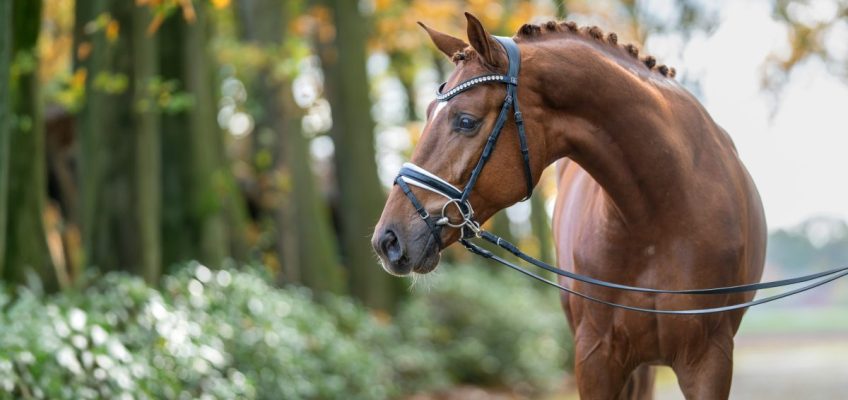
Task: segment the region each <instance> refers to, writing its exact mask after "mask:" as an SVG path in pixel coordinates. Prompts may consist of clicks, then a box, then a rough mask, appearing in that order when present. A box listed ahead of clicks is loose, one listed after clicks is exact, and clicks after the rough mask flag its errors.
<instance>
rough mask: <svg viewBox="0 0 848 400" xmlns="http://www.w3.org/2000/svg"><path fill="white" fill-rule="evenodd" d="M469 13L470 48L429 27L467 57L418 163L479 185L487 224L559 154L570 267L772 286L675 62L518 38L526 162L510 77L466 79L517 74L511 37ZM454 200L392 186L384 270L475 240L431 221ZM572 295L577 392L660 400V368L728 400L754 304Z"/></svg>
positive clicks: (558, 232) (741, 173)
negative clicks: (510, 107)
mask: <svg viewBox="0 0 848 400" xmlns="http://www.w3.org/2000/svg"><path fill="white" fill-rule="evenodd" d="M466 15H467V18H468V43H466V42H465V41H464V40H462V39H459V38H456V37H452V36H450V35H447V34H444V33H441V32H438V31H435V30H433V29H430V28H427V27H425V29H426V30H427V32H428V34H429V35H430V38H431V39H432V40H433V43H434V44H435V45H436V47H437V48H438V49H439V50H440V51H442V52H443V53H444V54H445V55H447V56H448V57H450V58H451V60H453V62H454V63H455V64H456V69H455V70H454V71H453V73H452V74H451V75H450V77H449V79H448V82H447V83H446V84H445V87H446V88H448V89H450V88H456V87H457V86H459V87H460V88H465V89H467V90H459V91H457V92H456V94H455V95H452V96H443V95H441V96H440V97H441V99H442V100H443V101H434V102H433V103H432V104H430V106H429V107H428V109H427V123H426V126H425V128H424V132H423V134H422V138H421V140H420V142H419V144H418V145H417V147H416V149H415V151H414V153H413V155H412V160H411V161H412V163H414V164H415V165H416V166H419V167H420V170H421V171H424V172H428V173H430V174H431V175H433V176H434V177H438V178H435V179H438V180H440V181H442V182H443V183H444V184H445V185H447V186H453V187H462V186H463V185H467V186H473V190H470V191H469V193H468V198H467V204H469V205H471V204H473V207H474V211H473V212H474V217H475V218H476V220H478V221H485V220H486V219H488V218H489V217H491V216H492V215H493V214H494V213H496V212H498V211H499V210H502V209H504V208H506V207H508V206H510V205H512V204H514V203H515V202H517V201H519V200H521V199H522V198H524V197H525V196H526V194H527V193H526V184H525V180H527V179H529V181H530V183H531V185H535V184H536V182H538V179H539V177H540V176H541V173H542V170H543V169H544V168H545V167H547V166H548V165H550V164H553V163H555V162H557V161H558V169H557V171H558V180H559V193H558V195H557V201H556V208H555V211H554V217H553V229H554V237H555V241H556V249H557V264H558V265H559V267H560V268H562V269H566V270H569V271H572V272H577V273H580V274H584V275H589V276H592V277H594V278H598V279H602V280H606V281H612V282H616V283H620V284H625V285H631V286H640V287H651V288H662V289H681V290H682V289H692V288H707V287H720V286H732V285H740V284H745V283H751V282H757V281H759V279H760V277H761V274H762V269H763V263H764V255H765V244H766V224H765V217H764V215H763V209H762V204H761V201H760V198H759V195H758V194H757V190H756V188H755V186H754V184H753V182H752V180H751V178H750V176H749V175H748V173H747V171H746V169H745V167H744V166H743V165H742V162H741V161H740V159H739V156H738V154H737V152H736V149H735V147H734V145H733V143H732V141H731V139H730V138H729V136H728V135H727V133H726V132H725V131H724V130H723V129H722V128H721V127H719V126H718V125H716V123H715V122H714V121H713V120H712V118H711V117H710V116H709V114H708V113H707V112H706V111H705V110H704V108H703V107H702V106H701V105H700V104H699V102H698V101H697V100H696V99H695V98H694V97H693V96H692V95H691V94H690V93H688V92H687V91H686V90H685V89H683V88H682V87H681V86H680V85H679V84H677V83H676V82H675V81H674V80H673V76H674V70H673V69H671V68H668V67H666V66H664V65H657V63H656V60H655V59H654V58H653V57H650V56H644V57H640V56H639V52H638V49H637V48H636V47H635V46H632V45H624V46H622V45H619V44H618V43H617V36H616V35H615V34H613V33H610V34H608V35H605V34H603V32H602V31H601V30H600V29H598V28H597V27H588V28H587V27H584V28H580V27H578V26H577V25H575V24H574V23H571V22H564V23H557V22H548V23H546V24H543V25H541V26H538V25H524V26H522V27H521V28H520V30H519V31H518V33H517V34H516V35H515V37H514V38H513V40H514V43H517V44H518V48H519V49H520V72H516V73H517V77H518V79H517V82H520V85H517V96H516V98H515V99H514V100H513V101H515V102H516V103H518V104H520V105H521V111H522V115H523V118H521V119H523V121H524V125H525V128H526V129H525V130H526V132H527V134H526V135H527V140H526V148H527V149H528V150H529V151H528V153H529V163H528V162H527V160H528V159H527V158H525V157H523V155H522V153H521V152H519V151H518V150H517V149H519V148H522V143H521V135H519V130H518V128H517V126H518V124H517V123H519V122H520V121H517V120H515V117H514V116H513V115H512V114H509V118H508V119H509V120H510V121H512V122H514V123H506V124H503V123H502V121H498V120H499V119H502V114H503V111H502V108H505V107H504V104H505V103H506V100H505V99H506V98H510V95H509V93H510V92H508V91H509V90H511V89H510V88H509V85H510V83H509V82H508V79H503V80H497V79H494V80H493V82H494V83H503V82H507V84H506V85H502V84H488V83H487V82H483V83H482V84H477V83H479V82H477V83H475V84H474V85H472V86H473V88H470V87H466V86H468V85H467V81H469V79H472V78H475V77H480V76H490V75H492V74H495V75H498V74H501V75H503V74H508V72H509V71H507V69H508V68H509V67H510V58H509V56H508V55H507V47H506V45H504V44H502V43H503V41H499V40H498V39H496V38H494V37H493V36H491V35H490V34H489V33H487V32H486V30H485V29H484V28H483V26H482V25H481V24H480V22H479V21H478V20H477V19H476V18H475V17H474V16H472V15H470V14H466ZM510 42H511V41H510ZM499 122H500V123H499ZM501 126H502V128H501ZM495 130H498V131H501V133H500V138H499V139H497V140H498V142H497V146H495V147H494V148H493V149H492V151H491V155H490V157H489V158H488V160H487V161H486V162H485V168H482V170H480V171H477V173H473V172H474V171H475V170H476V169H477V168H475V167H476V166H477V164H478V163H479V160H480V159H481V153H483V152H484V148H485V147H487V146H486V141H487V140H488V139H489V138H491V136H492V135H487V133H488V132H494V131H495ZM495 136H496V135H495ZM525 164H526V165H529V168H527V170H528V171H529V173H528V172H527V171H525ZM417 168H418V167H417ZM413 173H415V171H413ZM478 174H479V175H478ZM425 178H426V177H425ZM428 179H429V178H428ZM431 180H433V179H431ZM469 180H472V182H469ZM438 183H439V182H436V184H438ZM399 186H402V187H399ZM449 189H450V187H447V188H446V189H445V190H449ZM411 199H414V201H411ZM445 204H446V200H445V197H443V196H440V195H439V193H438V192H437V191H435V192H434V191H433V190H432V188H431V189H430V190H424V189H422V188H421V187H416V186H414V185H410V186H407V185H405V184H404V183H403V182H401V183H400V185H397V186H396V187H395V188H393V190H392V191H391V193H390V195H389V199H388V201H387V203H386V206H385V209H384V210H383V214H382V216H381V218H380V221H379V223H378V224H377V227H376V229H375V232H374V236H373V239H372V245H373V246H374V249H375V251H376V252H377V254H378V255H379V256H380V259H381V261H382V264H383V268H384V269H385V270H386V271H387V272H389V273H391V274H394V275H400V276H403V275H408V274H410V273H413V272H414V273H421V274H424V273H428V272H430V271H432V270H433V269H435V268H436V266H437V265H438V262H439V254H440V251H441V250H442V249H443V248H444V247H446V246H448V245H450V244H452V243H454V242H456V241H457V240H459V239H460V238H461V235H462V234H463V231H462V229H458V228H453V226H458V225H455V224H450V223H443V222H446V221H448V222H449V221H450V220H453V221H462V215H461V214H462V213H463V212H468V210H463V208H462V207H459V206H457V207H447V208H446V210H447V211H446V212H447V215H446V217H448V218H445V221H439V222H440V224H438V226H436V225H437V224H434V223H433V222H432V220H430V219H429V217H430V216H431V215H432V216H441V215H442V209H443V207H444V206H445ZM416 208H417V209H416ZM466 227H467V226H466ZM464 228H465V227H464ZM464 228H463V229H464ZM560 283H561V284H562V285H565V286H567V287H569V288H571V289H573V290H577V291H579V292H583V293H586V294H589V295H591V296H593V297H598V298H602V299H605V300H608V301H611V302H615V303H619V304H627V305H631V306H636V307H641V308H649V309H696V308H708V307H719V306H724V305H730V304H737V303H741V302H744V301H749V300H751V299H752V298H753V293H740V294H729V295H719V296H694V295H682V296H681V295H676V296H675V295H671V294H653V293H640V292H626V291H615V290H611V289H607V288H601V287H596V286H590V285H585V284H582V283H580V282H574V281H565V280H564V279H560ZM562 305H563V308H564V310H565V313H566V316H567V318H568V321H569V324H570V326H571V329H572V331H573V334H574V340H575V360H576V361H575V366H574V367H575V375H576V380H577V385H578V389H579V392H580V395H581V397H582V398H586V399H615V398H650V397H651V395H652V392H653V372H652V370H651V366H652V365H668V366H670V367H671V368H672V369H673V370H674V372H675V373H676V374H677V377H678V381H679V383H680V387H681V389H682V391H683V393H684V395H685V396H686V397H687V398H689V399H717V398H727V396H728V394H729V391H730V384H731V377H732V370H733V337H734V335H735V333H736V331H737V329H738V328H739V324H740V322H741V320H742V316H743V314H744V310H736V311H731V312H725V313H715V314H707V315H692V316H682V315H656V314H647V313H638V312H633V311H628V310H622V309H618V308H611V307H608V306H605V305H601V304H597V303H593V302H589V301H587V300H584V299H582V298H578V297H574V296H571V295H568V294H563V296H562Z"/></svg>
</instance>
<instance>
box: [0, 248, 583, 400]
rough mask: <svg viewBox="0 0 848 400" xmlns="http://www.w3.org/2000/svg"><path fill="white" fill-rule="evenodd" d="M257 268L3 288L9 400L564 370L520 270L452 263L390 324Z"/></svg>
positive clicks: (364, 386) (397, 383) (466, 378)
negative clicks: (153, 284)
mask: <svg viewBox="0 0 848 400" xmlns="http://www.w3.org/2000/svg"><path fill="white" fill-rule="evenodd" d="M261 276H262V274H261V273H256V272H251V271H248V272H239V271H235V270H220V271H211V270H209V269H208V268H206V267H204V266H201V265H199V264H196V263H194V264H192V265H191V266H190V267H189V268H185V269H183V271H182V272H179V273H177V274H175V275H173V276H170V277H167V278H165V280H164V282H163V284H162V289H161V291H157V290H155V289H153V288H150V287H149V286H147V285H146V284H145V283H144V282H143V281H142V280H140V279H138V278H134V277H129V276H127V275H124V274H116V273H112V274H107V275H105V276H102V277H99V278H97V279H92V280H91V282H89V283H88V284H86V285H84V286H85V289H79V290H71V291H68V292H66V293H62V294H58V295H55V296H51V297H48V298H46V299H45V298H42V297H40V296H38V295H36V294H34V293H32V292H28V291H26V290H23V291H21V292H20V294H19V295H18V297H17V298H16V299H14V300H12V299H11V298H10V297H9V296H8V295H5V294H4V293H3V292H0V326H2V327H3V329H2V330H0V398H21V397H24V398H50V399H93V398H117V399H122V398H127V399H129V398H134V399H159V398H175V399H194V398H202V399H213V398H221V399H230V398H248V399H250V398H260V399H262V398H267V399H332V398H345V399H384V398H396V397H400V396H403V395H404V394H408V393H412V392H418V391H432V390H436V389H440V388H444V387H447V386H450V385H452V384H455V383H457V382H467V383H476V384H496V385H504V384H506V385H508V386H513V387H515V386H518V387H522V386H523V387H527V388H530V387H533V388H534V389H545V388H548V387H550V386H551V384H552V383H553V382H555V381H557V380H558V379H560V377H561V375H562V373H561V372H562V368H561V365H562V364H563V362H564V360H565V351H564V350H565V348H564V341H565V338H566V336H565V335H566V332H567V329H565V326H564V322H563V318H562V316H561V315H560V314H559V312H558V311H557V309H556V308H557V306H556V298H555V295H553V294H552V293H549V292H546V293H545V294H542V293H540V292H537V291H536V290H535V288H533V287H531V286H530V285H529V284H528V283H527V282H524V281H521V280H520V279H513V278H514V277H501V276H496V275H492V274H490V273H487V272H485V271H483V270H481V269H474V268H457V269H455V270H451V271H450V272H449V273H446V274H444V275H443V276H441V277H439V278H438V279H437V280H436V282H434V284H433V286H432V288H431V289H430V290H428V291H416V293H413V294H412V296H411V300H410V301H409V302H408V304H406V305H404V306H402V307H401V309H402V311H401V313H400V316H399V317H398V318H397V319H396V320H395V321H388V320H386V319H385V318H384V319H382V320H378V319H377V318H376V317H375V316H374V315H372V314H371V313H370V312H368V311H367V310H366V309H364V308H363V307H361V306H359V305H358V304H357V303H355V302H353V301H351V300H350V299H346V298H341V297H332V296H330V297H326V298H323V297H322V299H321V301H320V302H319V301H315V299H313V296H312V294H311V293H310V292H309V291H308V290H307V289H304V288H296V287H289V288H284V289H279V288H274V287H273V286H271V285H269V284H268V281H267V280H265V279H264V278H262V277H261ZM528 391H529V390H528Z"/></svg>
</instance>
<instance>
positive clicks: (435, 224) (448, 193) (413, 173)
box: [395, 36, 533, 249]
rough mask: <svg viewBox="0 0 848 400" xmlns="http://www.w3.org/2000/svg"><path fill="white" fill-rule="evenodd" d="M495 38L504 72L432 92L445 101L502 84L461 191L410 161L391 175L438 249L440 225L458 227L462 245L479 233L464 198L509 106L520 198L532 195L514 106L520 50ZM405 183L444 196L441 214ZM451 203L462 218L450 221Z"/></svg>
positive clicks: (522, 135) (523, 137)
mask: <svg viewBox="0 0 848 400" xmlns="http://www.w3.org/2000/svg"><path fill="white" fill-rule="evenodd" d="M495 39H497V41H498V42H499V43H500V44H501V46H503V48H504V50H506V56H507V59H508V61H509V67H508V68H507V73H506V75H499V74H488V75H480V76H476V77H474V78H471V79H469V80H467V81H464V82H462V83H460V84H459V85H456V87H454V88H453V89H451V90H448V91H447V92H445V91H443V90H444V86H445V84H444V83H443V84H442V86H441V87H439V92H438V94H437V95H436V100H437V101H439V102H447V101H449V100H450V99H452V98H454V97H456V96H457V95H459V94H461V93H463V92H465V91H467V90H470V89H472V88H474V87H476V86H478V85H483V84H489V83H503V84H505V85H506V97H505V98H504V101H503V105H502V106H501V112H500V114H498V119H497V120H496V121H495V126H494V127H492V132H491V133H489V138H488V139H487V140H486V144H485V145H484V146H483V153H482V154H480V159H479V160H478V161H477V164H476V165H475V166H474V169H473V170H471V177H470V178H469V179H468V183H466V184H465V188H463V190H459V189H458V188H457V187H456V186H453V185H452V184H450V183H448V182H447V181H446V180H444V179H442V178H439V177H438V176H436V175H435V174H433V173H431V172H429V171H427V170H425V169H424V168H421V167H419V166H417V165H415V164H412V163H405V164H404V165H403V167H402V168H401V169H400V172H398V176H397V178H395V184H396V185H398V187H400V189H401V190H402V191H403V194H405V195H406V197H407V198H409V201H410V202H411V203H412V205H413V207H415V211H416V212H417V213H418V215H419V216H421V219H423V220H424V222H425V223H427V226H428V227H429V228H430V233H431V234H432V235H433V239H435V241H436V244H437V245H438V246H439V248H440V249H441V248H442V247H443V246H442V235H441V233H442V227H444V226H449V227H452V228H459V229H461V230H462V239H460V241H461V242H462V243H463V244H466V243H467V242H466V239H468V238H471V237H476V236H479V235H480V232H481V231H480V224H479V223H478V222H477V221H476V220H475V219H474V209H473V208H472V207H471V203H470V202H469V201H468V198H469V196H470V195H471V190H472V189H474V185H475V184H476V183H477V179H478V178H480V173H481V172H482V171H483V167H484V166H485V165H486V162H488V161H489V157H491V155H492V151H493V150H494V149H495V144H496V143H497V141H498V137H500V134H501V130H502V129H503V127H504V124H505V123H506V120H507V118H509V112H510V109H512V110H514V113H513V118H514V119H515V125H516V127H517V128H518V141H519V145H520V150H521V156H522V157H523V159H524V178H525V181H526V183H527V195H526V196H525V197H524V200H527V199H529V198H530V196H531V195H532V194H533V173H532V172H531V170H530V150H529V149H528V147H527V135H526V134H525V133H524V120H523V119H522V117H521V111H520V110H519V109H518V97H517V94H518V92H517V89H518V71H519V69H520V67H521V53H520V52H519V50H518V45H517V44H515V41H513V40H512V39H510V38H506V37H500V36H496V37H495ZM409 185H413V186H417V187H419V188H421V189H425V190H428V191H431V192H433V193H436V194H439V195H441V196H443V197H445V198H446V199H447V202H446V203H445V204H444V205H443V206H442V210H441V215H440V216H439V217H434V216H432V215H430V213H429V212H427V210H426V209H425V208H424V205H423V204H421V202H420V201H418V198H417V197H415V194H414V193H412V189H411V188H410V187H409ZM451 206H454V207H456V208H457V210H458V211H459V214H460V215H461V217H462V221H460V222H456V223H454V222H452V221H451V220H450V218H449V217H448V216H447V211H448V208H449V207H451ZM466 247H467V245H466Z"/></svg>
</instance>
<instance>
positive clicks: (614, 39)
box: [515, 21, 677, 78]
mask: <svg viewBox="0 0 848 400" xmlns="http://www.w3.org/2000/svg"><path fill="white" fill-rule="evenodd" d="M554 32H565V33H570V34H574V35H579V36H582V37H584V38H586V39H590V40H597V41H599V42H601V43H605V44H607V45H609V46H612V47H615V48H619V49H623V50H624V51H625V52H626V53H627V54H628V55H629V56H630V57H632V58H633V59H635V60H636V61H639V62H640V63H641V64H643V65H644V66H645V67H647V68H648V69H649V70H651V71H656V72H659V73H660V74H662V75H663V76H666V77H669V78H674V76H675V75H676V73H677V72H676V71H675V70H674V68H671V67H668V66H666V65H664V64H660V65H657V59H656V58H654V57H653V56H650V55H645V56H643V57H639V48H638V47H636V46H635V45H633V44H625V45H619V44H618V35H616V34H615V33H613V32H610V33H609V34H607V35H606V36H605V35H604V32H603V31H602V30H601V28H598V27H597V26H583V27H580V26H578V25H577V24H576V23H575V22H574V21H561V22H556V21H548V22H546V23H544V24H542V25H536V24H524V25H522V26H521V28H518V32H516V34H515V35H516V37H518V38H522V39H535V38H538V37H540V36H544V34H546V33H554Z"/></svg>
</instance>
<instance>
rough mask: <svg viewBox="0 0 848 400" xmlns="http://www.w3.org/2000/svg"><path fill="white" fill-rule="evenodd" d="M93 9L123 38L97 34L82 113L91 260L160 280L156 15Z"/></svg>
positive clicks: (125, 6)
mask: <svg viewBox="0 0 848 400" xmlns="http://www.w3.org/2000/svg"><path fill="white" fill-rule="evenodd" d="M93 10H94V14H95V15H99V14H100V13H103V12H108V13H109V15H110V16H111V18H112V19H113V21H114V23H116V24H117V25H114V26H117V32H119V33H117V35H116V34H115V33H116V32H115V31H114V26H113V28H112V29H113V30H112V31H110V30H109V28H107V29H105V31H104V32H98V33H96V34H95V35H94V38H93V41H92V43H93V50H92V55H91V59H90V61H89V64H88V65H89V69H88V75H87V82H86V100H87V101H86V104H85V108H84V109H83V111H82V113H81V115H80V122H81V124H80V126H81V129H80V133H81V135H80V138H81V145H82V147H81V149H82V151H81V156H80V164H81V168H80V172H81V176H80V182H81V186H82V196H83V201H82V208H83V209H82V213H81V215H82V230H83V243H84V246H85V249H86V251H85V257H86V260H87V262H88V264H91V265H95V266H97V267H99V268H100V269H101V270H104V271H105V270H125V271H130V272H133V273H135V274H137V275H140V276H143V277H144V278H145V279H146V280H147V281H148V282H156V281H157V280H158V278H159V275H160V274H161V261H160V260H161V249H160V243H161V237H160V233H159V224H160V204H161V203H160V202H161V196H160V192H159V187H160V169H159V168H160V165H159V154H158V152H159V147H158V143H159V137H158V134H159V133H158V116H157V111H156V109H155V104H154V102H153V99H152V98H151V93H150V89H149V85H150V84H151V81H152V79H153V78H154V76H155V75H156V73H157V69H156V64H155V60H156V47H155V41H154V40H153V39H152V38H151V37H149V36H147V34H146V33H145V30H146V28H147V26H148V24H149V21H150V19H151V15H150V11H149V9H148V8H147V7H137V6H135V5H134V3H132V2H106V1H103V2H98V3H96V4H95V5H94V6H93ZM81 11H82V10H81ZM85 11H86V13H87V12H88V11H91V10H89V9H86V10H85ZM79 19H82V18H78V20H79Z"/></svg>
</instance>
